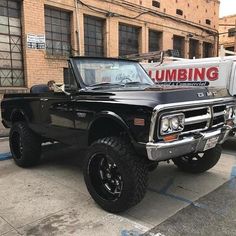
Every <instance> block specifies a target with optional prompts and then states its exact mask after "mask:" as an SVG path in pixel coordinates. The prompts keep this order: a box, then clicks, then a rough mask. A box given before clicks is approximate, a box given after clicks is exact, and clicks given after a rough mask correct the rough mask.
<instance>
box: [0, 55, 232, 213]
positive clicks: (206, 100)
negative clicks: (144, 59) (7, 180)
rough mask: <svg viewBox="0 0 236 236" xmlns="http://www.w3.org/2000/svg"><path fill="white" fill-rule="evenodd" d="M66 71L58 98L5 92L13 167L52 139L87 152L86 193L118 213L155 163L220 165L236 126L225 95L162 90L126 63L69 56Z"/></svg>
mask: <svg viewBox="0 0 236 236" xmlns="http://www.w3.org/2000/svg"><path fill="white" fill-rule="evenodd" d="M69 72H70V73H69V75H68V78H67V79H66V81H65V86H63V87H62V88H61V91H59V92H52V91H49V90H48V87H47V86H46V85H37V86H33V87H32V88H31V92H30V93H28V94H5V96H4V99H3V101H2V103H1V112H2V122H3V124H4V126H5V127H7V128H9V127H10V128H11V131H10V137H9V141H10V148H11V152H12V155H13V158H14V160H15V162H16V164H17V165H19V166H21V167H28V166H32V165H35V164H37V163H38V162H39V160H40V155H41V146H42V144H43V143H45V142H49V141H51V142H55V141H56V142H61V143H64V144H69V145H77V146H78V147H79V148H81V149H86V150H87V157H86V160H85V165H84V179H85V182H86V185H87V188H88V191H89V192H90V194H91V196H92V197H93V199H94V200H95V201H96V202H97V203H98V204H99V205H100V206H101V207H102V208H103V209H105V210H107V211H109V212H121V211H125V210H127V209H129V208H130V207H132V206H134V205H136V204H137V203H138V202H140V201H141V200H142V199H143V197H144V195H145V192H146V189H147V183H148V171H150V170H153V169H155V167H156V166H157V164H158V163H159V162H160V161H169V160H172V161H173V162H174V164H175V165H176V166H178V167H179V168H180V169H181V170H183V171H186V172H191V173H201V172H204V171H207V170H208V169H210V168H212V167H213V166H214V165H216V163H217V162H218V160H219V158H220V156H221V146H220V144H221V143H223V142H224V141H225V140H226V139H227V137H228V136H229V133H230V132H231V131H232V128H233V126H234V118H235V111H234V110H235V99H234V98H233V97H230V96H229V95H228V93H227V91H223V92H222V91H216V92H214V93H213V92H210V91H209V90H208V89H206V88H193V87H192V88H173V87H172V88H171V87H166V88H165V87H160V86H158V85H155V84H154V83H153V81H152V80H151V79H150V78H149V76H148V75H147V74H146V72H145V71H144V69H143V68H142V67H141V66H140V64H139V63H138V62H135V61H131V60H123V59H111V58H88V57H74V58H70V59H69ZM57 91H58V89H57ZM78 158H81V157H78Z"/></svg>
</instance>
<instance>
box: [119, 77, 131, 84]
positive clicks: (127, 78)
mask: <svg viewBox="0 0 236 236" xmlns="http://www.w3.org/2000/svg"><path fill="white" fill-rule="evenodd" d="M124 80H127V81H130V82H133V80H132V79H130V78H129V77H124V78H123V79H122V80H121V81H120V82H121V83H123V81H124Z"/></svg>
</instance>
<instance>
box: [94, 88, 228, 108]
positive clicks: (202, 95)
mask: <svg viewBox="0 0 236 236" xmlns="http://www.w3.org/2000/svg"><path fill="white" fill-rule="evenodd" d="M91 93H92V94H93V96H92V97H93V99H96V100H97V101H101V102H103V101H104V102H106V101H107V102H114V103H122V104H130V105H141V106H149V107H153V108H154V107H155V106H156V105H157V104H166V103H177V102H186V101H197V100H207V99H212V98H219V97H221V98H222V97H228V96H229V95H228V92H227V90H225V89H223V90H217V89H208V88H205V87H159V86H158V87H157V86H156V87H154V86H153V87H146V88H138V89H137V87H136V88H125V89H124V88H123V89H122V90H119V89H115V88H114V89H111V88H110V89H109V90H108V89H104V90H102V91H101V90H99V91H94V92H91ZM95 94H96V95H95ZM94 95H95V96H94Z"/></svg>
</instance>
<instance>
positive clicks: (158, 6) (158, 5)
mask: <svg viewBox="0 0 236 236" xmlns="http://www.w3.org/2000/svg"><path fill="white" fill-rule="evenodd" d="M152 6H153V7H157V8H160V7H161V4H160V2H158V1H152Z"/></svg>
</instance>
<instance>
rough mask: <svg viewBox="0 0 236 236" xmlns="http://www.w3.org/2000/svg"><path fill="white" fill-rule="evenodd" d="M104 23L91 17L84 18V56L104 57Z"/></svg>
mask: <svg viewBox="0 0 236 236" xmlns="http://www.w3.org/2000/svg"><path fill="white" fill-rule="evenodd" d="M104 25H105V21H104V20H103V19H101V18H97V17H93V16H84V49H85V55H86V56H98V57H103V56H104V36H103V35H104Z"/></svg>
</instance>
